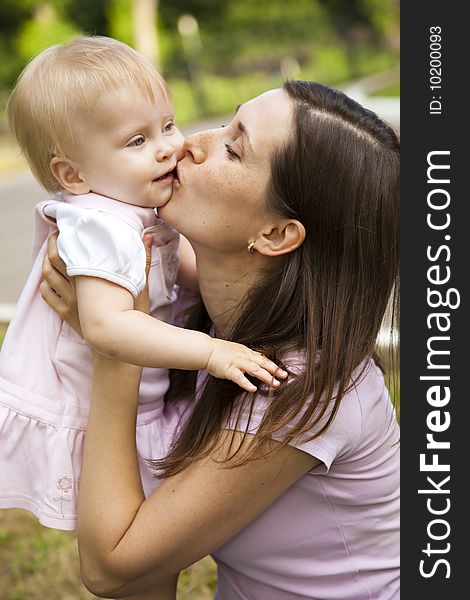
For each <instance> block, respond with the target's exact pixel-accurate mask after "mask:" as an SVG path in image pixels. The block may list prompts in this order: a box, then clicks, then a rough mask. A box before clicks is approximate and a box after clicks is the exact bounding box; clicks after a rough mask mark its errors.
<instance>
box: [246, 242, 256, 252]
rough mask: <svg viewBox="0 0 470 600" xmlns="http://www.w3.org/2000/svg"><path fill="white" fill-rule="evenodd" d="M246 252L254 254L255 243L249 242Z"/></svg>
mask: <svg viewBox="0 0 470 600" xmlns="http://www.w3.org/2000/svg"><path fill="white" fill-rule="evenodd" d="M248 252H249V253H250V254H254V253H255V243H254V242H250V243H249V244H248Z"/></svg>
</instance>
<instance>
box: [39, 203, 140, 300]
mask: <svg viewBox="0 0 470 600" xmlns="http://www.w3.org/2000/svg"><path fill="white" fill-rule="evenodd" d="M44 212H45V214H46V215H47V216H48V217H52V218H54V219H56V221H57V229H58V230H59V237H58V239H57V246H58V251H59V255H60V257H61V258H62V260H63V261H64V262H65V265H66V267H67V274H68V275H70V276H76V275H87V276H89V277H100V278H102V279H107V280H108V281H112V282H113V283H117V284H118V285H121V286H122V287H124V288H126V289H127V290H129V292H130V293H131V294H132V295H133V296H134V297H136V296H138V295H139V294H140V292H141V291H142V290H143V288H144V287H145V247H144V244H143V241H142V238H141V236H140V235H139V233H138V231H137V230H136V229H134V228H133V227H131V226H130V225H129V224H128V223H126V222H125V221H123V220H121V219H120V218H119V217H116V216H114V215H109V214H106V213H104V212H102V211H99V210H96V209H93V208H82V207H79V206H74V205H72V204H65V203H62V202H61V203H57V204H50V205H48V206H47V207H46V208H45V209H44Z"/></svg>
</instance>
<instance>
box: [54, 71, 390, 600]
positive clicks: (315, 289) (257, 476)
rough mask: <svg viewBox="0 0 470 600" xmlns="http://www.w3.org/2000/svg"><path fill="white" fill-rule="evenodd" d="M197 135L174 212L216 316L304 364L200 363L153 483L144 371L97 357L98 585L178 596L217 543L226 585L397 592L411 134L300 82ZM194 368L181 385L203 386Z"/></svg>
mask: <svg viewBox="0 0 470 600" xmlns="http://www.w3.org/2000/svg"><path fill="white" fill-rule="evenodd" d="M185 148H186V155H185V157H184V158H183V159H182V160H181V162H180V163H179V166H178V178H179V183H177V184H176V185H175V188H174V193H173V196H172V198H171V200H170V201H169V202H168V203H167V204H166V205H165V206H164V207H162V208H161V210H160V215H161V216H162V218H163V219H165V221H166V222H167V223H169V224H170V225H172V226H173V227H175V228H176V229H177V230H178V231H180V232H181V233H182V234H183V235H184V236H185V237H187V238H188V239H189V240H190V242H191V245H192V246H193V248H194V251H195V253H196V258H197V264H198V273H199V283H200V290H201V296H202V299H203V300H204V305H205V309H206V311H207V315H205V314H202V315H200V320H199V326H208V327H209V331H211V332H212V335H217V336H219V337H222V338H226V339H231V340H235V341H237V342H240V343H244V344H246V345H248V346H251V347H254V348H256V349H257V350H259V351H262V352H263V353H265V354H266V355H268V356H270V357H271V358H272V359H273V360H276V361H281V364H283V365H284V366H285V367H287V369H288V371H289V373H290V376H289V379H288V381H287V382H285V383H283V384H282V385H281V387H280V389H279V390H275V391H272V390H271V391H269V392H268V391H267V390H266V391H261V392H260V393H259V394H258V396H254V395H253V394H248V393H247V394H244V395H243V396H241V397H240V396H239V392H238V390H237V389H236V387H235V386H233V385H232V384H231V383H230V382H222V381H220V380H216V379H214V378H212V377H208V378H207V379H206V380H203V379H202V378H201V377H200V378H199V379H198V382H197V384H198V385H197V394H196V398H197V401H196V402H194V403H190V404H189V408H188V410H187V411H186V412H185V413H184V418H183V420H182V424H181V425H180V428H179V429H178V430H177V435H175V437H174V444H173V446H172V448H171V450H170V452H169V455H168V456H167V457H166V458H163V459H162V457H156V458H157V459H160V460H156V461H155V462H154V465H155V467H156V468H157V469H158V472H159V475H160V476H161V477H162V481H163V483H162V484H161V486H160V487H159V488H158V489H157V490H156V491H155V492H154V493H153V494H152V495H151V496H150V497H149V498H147V499H145V498H144V494H143V492H142V486H141V483H140V478H139V471H138V465H137V459H136V452H135V415H136V403H137V387H138V382H139V375H140V374H139V370H138V369H137V368H136V367H131V366H129V365H122V364H116V363H113V362H111V361H109V360H107V359H104V358H102V357H99V356H96V357H95V371H94V391H93V399H92V407H91V412H90V418H89V424H88V433H87V441H86V448H85V454H84V459H83V468H82V475H81V481H80V494H79V548H80V556H81V566H82V576H83V580H84V582H85V585H87V587H88V588H89V589H90V590H91V591H92V592H94V593H95V594H97V595H100V596H104V597H125V596H127V595H130V594H137V593H141V592H145V590H150V589H153V590H155V589H158V590H159V592H158V593H159V594H160V595H159V596H157V595H155V594H156V592H153V593H154V595H153V596H149V597H154V598H157V597H158V598H174V597H175V589H176V580H177V574H178V572H179V571H180V570H181V569H183V568H185V567H187V566H188V565H190V564H191V563H193V562H195V561H197V560H199V559H200V558H202V557H203V556H205V555H207V554H209V553H210V554H212V555H213V557H214V558H215V560H216V561H217V563H218V598H219V599H220V600H235V599H237V600H243V599H256V600H258V599H259V600H294V599H300V598H315V599H320V598H321V599H322V600H323V599H325V600H326V599H328V600H338V599H347V600H363V599H365V598H371V599H380V600H391V599H397V598H398V597H399V572H398V569H399V565H398V562H399V561H398V543H399V539H398V510H399V491H398V488H399V450H398V425H397V422H396V418H395V414H394V411H393V408H392V406H391V403H390V399H389V396H388V393H387V390H386V387H385V384H384V379H383V375H382V371H381V370H380V369H379V367H378V366H377V364H376V362H375V361H374V359H373V356H374V355H375V343H376V339H377V336H378V333H379V329H380V327H381V323H382V321H383V319H384V315H385V313H386V310H387V307H388V306H389V301H390V298H393V297H396V294H395V290H396V283H397V275H398V229H399V219H398V210H399V209H398V201H399V193H398V190H399V142H398V140H397V137H396V135H395V134H394V132H393V131H392V130H391V128H390V127H388V126H387V125H385V124H384V123H383V122H382V121H380V120H379V119H378V118H377V116H376V115H374V114H373V113H371V112H370V111H368V110H366V109H364V108H363V107H361V106H360V105H358V104H357V103H356V102H354V101H353V100H351V99H350V98H348V97H347V96H345V95H344V94H342V93H341V92H338V91H335V90H332V89H330V88H328V87H325V86H323V85H321V84H318V83H311V82H300V81H298V82H296V81H293V82H288V83H286V84H285V85H284V86H283V88H282V89H278V90H272V91H270V92H267V93H265V94H263V95H261V96H259V97H257V98H255V99H254V100H251V101H250V102H247V103H246V104H243V105H242V106H241V107H240V108H239V110H238V111H237V114H236V116H235V117H234V119H233V120H232V122H231V123H230V124H229V125H228V126H227V127H225V128H221V129H218V130H213V131H207V132H202V133H200V134H196V135H193V136H191V137H189V138H188V139H187V140H186V142H185ZM53 261H54V262H55V264H57V261H56V260H54V259H53ZM46 272H48V273H50V269H49V268H47V269H46ZM48 278H49V283H48V285H46V286H45V287H44V291H43V294H44V298H45V299H46V300H47V301H48V302H49V303H50V304H51V306H52V307H55V308H56V310H58V312H59V313H60V314H61V316H63V317H65V318H70V317H68V316H67V315H68V314H69V313H70V312H73V298H72V299H71V300H70V301H67V302H65V304H64V301H63V300H61V299H60V298H58V297H57V296H56V295H55V294H54V293H53V291H52V288H54V289H56V290H57V292H58V293H59V295H61V296H64V297H65V298H68V297H69V296H70V289H69V287H70V286H68V284H67V283H66V282H65V281H64V280H62V281H60V277H59V276H58V274H57V273H52V275H51V274H49V275H48ZM392 304H393V302H392ZM206 317H208V318H206ZM208 323H209V325H207V324H208ZM184 375H185V374H180V377H179V381H177V382H176V385H175V387H174V395H175V394H176V395H177V396H178V397H179V398H181V397H183V396H184V395H185V393H186V394H187V392H188V390H190V389H191V385H192V383H194V382H192V381H191V376H190V375H189V376H188V377H184ZM180 406H181V405H180ZM98 481H99V485H97V482H98ZM104 490H105V491H106V492H105V493H106V497H107V498H111V499H115V501H113V502H112V504H111V505H110V503H109V501H105V500H104V498H103V493H104Z"/></svg>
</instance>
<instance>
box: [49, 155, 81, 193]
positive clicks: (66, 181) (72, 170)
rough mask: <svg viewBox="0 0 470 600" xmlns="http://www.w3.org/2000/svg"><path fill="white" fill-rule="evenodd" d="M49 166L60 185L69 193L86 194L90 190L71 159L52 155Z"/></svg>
mask: <svg viewBox="0 0 470 600" xmlns="http://www.w3.org/2000/svg"><path fill="white" fill-rule="evenodd" d="M49 167H50V169H51V171H52V174H53V175H54V177H55V178H56V179H57V181H58V182H59V183H60V185H61V186H62V187H63V188H64V189H65V190H67V191H68V192H70V193H71V194H77V195H80V194H88V192H90V191H91V188H90V186H89V185H88V182H87V181H86V179H84V177H83V176H82V175H81V173H80V171H79V169H78V167H76V166H75V165H74V164H73V163H72V162H71V161H69V160H67V159H65V158H63V157H61V156H54V157H53V158H51V162H50V163H49Z"/></svg>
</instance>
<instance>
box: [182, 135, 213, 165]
mask: <svg viewBox="0 0 470 600" xmlns="http://www.w3.org/2000/svg"><path fill="white" fill-rule="evenodd" d="M206 148H207V144H205V143H204V133H193V135H189V136H188V137H187V138H186V139H185V140H184V144H183V149H184V150H185V151H186V152H187V153H188V154H190V155H191V156H192V158H193V160H194V162H195V163H197V164H199V163H202V162H204V161H205V159H206V156H207V151H206Z"/></svg>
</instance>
